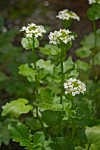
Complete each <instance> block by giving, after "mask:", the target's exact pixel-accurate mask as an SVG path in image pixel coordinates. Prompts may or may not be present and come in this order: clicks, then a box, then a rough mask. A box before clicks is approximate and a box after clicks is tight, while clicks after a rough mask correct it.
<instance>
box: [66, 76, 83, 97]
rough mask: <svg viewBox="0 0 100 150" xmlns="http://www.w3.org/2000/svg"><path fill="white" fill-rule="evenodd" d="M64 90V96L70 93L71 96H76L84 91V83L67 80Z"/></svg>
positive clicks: (71, 79)
mask: <svg viewBox="0 0 100 150" xmlns="http://www.w3.org/2000/svg"><path fill="white" fill-rule="evenodd" d="M64 89H65V94H68V93H71V94H72V96H75V95H76V94H80V93H83V94H84V92H85V91H86V86H85V84H84V83H82V82H81V81H80V80H77V79H73V78H69V79H68V80H67V81H66V82H65V83H64Z"/></svg>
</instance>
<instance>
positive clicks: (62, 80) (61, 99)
mask: <svg viewBox="0 0 100 150" xmlns="http://www.w3.org/2000/svg"><path fill="white" fill-rule="evenodd" d="M61 75H62V77H61V78H62V79H61V97H60V104H62V101H63V93H64V87H63V84H64V72H63V50H62V49H61Z"/></svg>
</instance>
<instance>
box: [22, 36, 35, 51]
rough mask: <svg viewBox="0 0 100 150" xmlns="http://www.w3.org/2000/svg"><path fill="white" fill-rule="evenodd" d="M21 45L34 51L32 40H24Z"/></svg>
mask: <svg viewBox="0 0 100 150" xmlns="http://www.w3.org/2000/svg"><path fill="white" fill-rule="evenodd" d="M21 44H22V46H23V48H25V49H26V50H29V49H32V45H33V41H32V39H30V38H22V40H21Z"/></svg>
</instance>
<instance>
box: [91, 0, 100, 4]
mask: <svg viewBox="0 0 100 150" xmlns="http://www.w3.org/2000/svg"><path fill="white" fill-rule="evenodd" d="M93 3H98V4H100V0H89V4H93Z"/></svg>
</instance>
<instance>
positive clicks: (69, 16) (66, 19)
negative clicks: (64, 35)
mask: <svg viewBox="0 0 100 150" xmlns="http://www.w3.org/2000/svg"><path fill="white" fill-rule="evenodd" d="M56 17H57V18H59V19H61V20H63V26H64V28H68V27H69V26H70V25H71V22H72V20H73V19H75V20H78V21H80V18H79V17H78V15H77V14H76V13H74V12H72V11H69V10H68V9H65V10H62V11H60V12H59V13H58V15H57V16H56Z"/></svg>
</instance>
